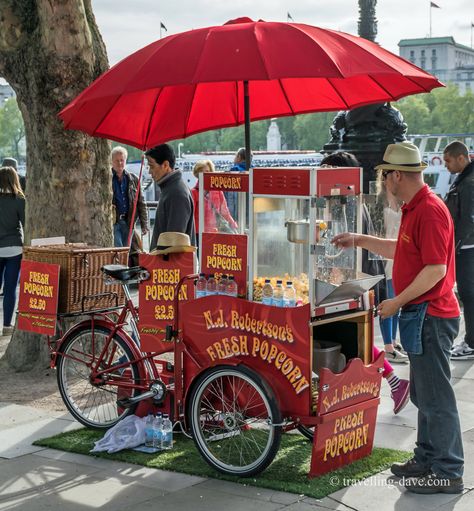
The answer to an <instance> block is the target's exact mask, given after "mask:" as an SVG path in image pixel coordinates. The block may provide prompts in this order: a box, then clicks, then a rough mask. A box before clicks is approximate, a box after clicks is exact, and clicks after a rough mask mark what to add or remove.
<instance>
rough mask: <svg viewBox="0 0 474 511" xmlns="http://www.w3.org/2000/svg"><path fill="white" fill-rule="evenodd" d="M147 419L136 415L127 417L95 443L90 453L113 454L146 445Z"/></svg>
mask: <svg viewBox="0 0 474 511" xmlns="http://www.w3.org/2000/svg"><path fill="white" fill-rule="evenodd" d="M145 419H146V417H137V416H136V415H129V416H128V417H125V419H122V420H121V421H120V422H117V424H115V426H113V427H112V428H110V429H109V430H108V431H107V432H106V433H105V435H104V436H103V438H101V439H100V440H98V441H97V442H95V443H94V447H93V449H91V451H90V452H101V451H107V452H108V453H109V454H111V453H113V452H117V451H121V450H122V449H131V448H133V447H136V446H137V445H140V444H143V443H145Z"/></svg>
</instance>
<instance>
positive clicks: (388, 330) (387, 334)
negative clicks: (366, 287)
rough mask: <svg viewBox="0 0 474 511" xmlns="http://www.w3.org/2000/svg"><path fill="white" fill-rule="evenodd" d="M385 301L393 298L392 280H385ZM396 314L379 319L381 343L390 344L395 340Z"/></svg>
mask: <svg viewBox="0 0 474 511" xmlns="http://www.w3.org/2000/svg"><path fill="white" fill-rule="evenodd" d="M386 284H387V299H388V298H393V297H394V296H395V292H394V290H393V283H392V279H387V280H386ZM397 327H398V314H394V315H393V316H390V317H389V318H385V319H380V332H381V333H382V338H383V343H384V344H391V343H392V341H394V340H395V339H396V338H397Z"/></svg>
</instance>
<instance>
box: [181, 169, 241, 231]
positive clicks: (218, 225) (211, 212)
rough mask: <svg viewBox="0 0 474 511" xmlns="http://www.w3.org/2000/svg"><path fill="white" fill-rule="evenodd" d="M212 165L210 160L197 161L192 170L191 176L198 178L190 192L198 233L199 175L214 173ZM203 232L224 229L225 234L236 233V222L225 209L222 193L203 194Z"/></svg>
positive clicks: (226, 208) (213, 191)
mask: <svg viewBox="0 0 474 511" xmlns="http://www.w3.org/2000/svg"><path fill="white" fill-rule="evenodd" d="M215 170H216V169H215V167H214V163H213V162H212V161H211V160H201V161H198V162H197V163H196V164H195V165H194V168H193V174H194V176H195V177H197V178H198V182H197V183H196V186H195V187H194V188H193V189H192V190H191V193H192V196H193V201H194V224H195V226H196V232H199V174H201V173H202V172H215ZM204 218H205V224H204V231H205V232H219V231H220V232H222V230H223V227H225V230H226V232H230V231H237V222H236V221H235V220H234V219H233V218H232V215H231V213H230V211H229V208H228V207H227V201H226V200H225V197H224V193H223V192H221V191H219V190H211V191H206V192H204Z"/></svg>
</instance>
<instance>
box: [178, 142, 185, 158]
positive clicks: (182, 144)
mask: <svg viewBox="0 0 474 511" xmlns="http://www.w3.org/2000/svg"><path fill="white" fill-rule="evenodd" d="M183 146H184V142H180V143H179V144H178V158H181V148H182V147H183Z"/></svg>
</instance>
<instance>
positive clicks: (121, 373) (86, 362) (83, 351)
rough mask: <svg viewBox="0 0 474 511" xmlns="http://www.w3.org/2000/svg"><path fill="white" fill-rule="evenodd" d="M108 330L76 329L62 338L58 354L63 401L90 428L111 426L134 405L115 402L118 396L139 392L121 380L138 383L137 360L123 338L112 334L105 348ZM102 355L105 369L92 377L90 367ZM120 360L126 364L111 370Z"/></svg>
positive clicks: (128, 412)
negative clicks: (125, 406)
mask: <svg viewBox="0 0 474 511" xmlns="http://www.w3.org/2000/svg"><path fill="white" fill-rule="evenodd" d="M110 334H111V331H110V330H109V329H108V328H106V327H102V326H97V327H94V328H92V326H90V327H87V328H85V329H84V330H78V331H77V332H75V333H74V334H73V335H71V337H69V338H66V339H65V340H64V342H63V343H62V345H61V348H60V350H61V351H60V353H59V354H58V363H57V368H58V371H57V378H58V386H59V392H60V393H61V397H62V398H63V401H64V404H65V405H66V407H67V409H68V410H69V411H70V412H71V414H72V415H73V416H74V417H75V418H76V419H77V420H78V421H79V422H80V423H81V424H83V425H84V426H87V427H91V428H98V429H106V428H110V427H111V426H113V425H114V424H116V423H117V422H118V421H119V420H120V419H122V418H124V417H126V416H127V415H130V414H132V413H133V412H134V411H135V408H136V405H134V406H131V407H129V408H121V407H119V406H118V405H117V399H119V398H123V397H133V396H135V395H137V394H138V393H139V391H138V390H137V389H135V388H126V387H124V386H122V387H121V384H123V383H125V384H127V383H128V384H138V382H139V377H140V376H139V375H140V372H139V367H138V363H137V362H133V360H134V357H133V354H132V350H131V349H130V347H129V346H128V344H127V342H126V341H124V340H123V339H122V338H120V337H118V336H117V335H115V336H114V337H113V338H112V339H111V341H110V343H109V345H108V347H107V350H106V351H105V345H106V341H107V338H108V337H109V336H110ZM101 356H102V362H101V365H100V368H99V369H100V370H101V371H107V372H105V373H103V375H101V376H99V377H96V378H93V377H92V376H93V369H92V368H95V367H96V365H97V361H98V359H99V357H101ZM119 364H120V365H121V364H127V365H126V366H123V367H121V368H119V369H117V370H114V366H116V365H119Z"/></svg>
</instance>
